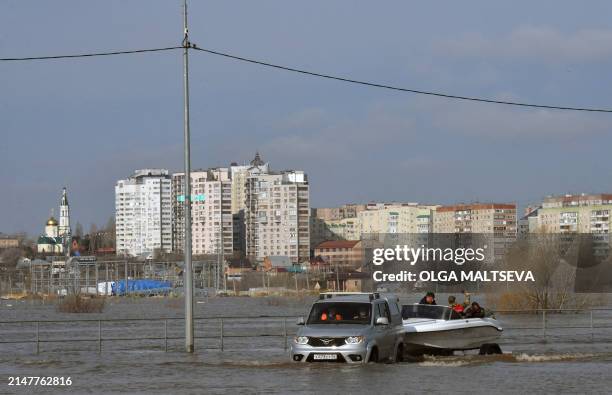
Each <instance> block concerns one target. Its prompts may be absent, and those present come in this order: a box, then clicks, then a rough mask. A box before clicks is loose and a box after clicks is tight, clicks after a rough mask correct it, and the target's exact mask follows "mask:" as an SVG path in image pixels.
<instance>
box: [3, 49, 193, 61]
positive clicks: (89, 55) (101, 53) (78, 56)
mask: <svg viewBox="0 0 612 395" xmlns="http://www.w3.org/2000/svg"><path fill="white" fill-rule="evenodd" d="M180 48H183V47H165V48H150V49H134V50H130V51H113V52H94V53H82V54H74V55H53V56H30V57H25V58H0V61H2V62H20V61H26V60H49V59H69V58H88V57H94V56H110V55H128V54H136V53H146V52H161V51H170V50H173V49H180Z"/></svg>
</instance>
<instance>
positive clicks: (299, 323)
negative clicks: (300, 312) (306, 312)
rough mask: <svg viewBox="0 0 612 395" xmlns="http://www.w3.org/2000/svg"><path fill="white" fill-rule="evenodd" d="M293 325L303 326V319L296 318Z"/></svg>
mask: <svg viewBox="0 0 612 395" xmlns="http://www.w3.org/2000/svg"><path fill="white" fill-rule="evenodd" d="M295 325H304V317H298V318H297V320H295Z"/></svg>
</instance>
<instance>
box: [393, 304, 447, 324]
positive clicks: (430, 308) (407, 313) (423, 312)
mask: <svg viewBox="0 0 612 395" xmlns="http://www.w3.org/2000/svg"><path fill="white" fill-rule="evenodd" d="M451 311H452V309H451V308H450V307H447V306H435V305H429V304H409V305H403V306H402V319H408V318H430V319H434V320H449V319H450V318H451Z"/></svg>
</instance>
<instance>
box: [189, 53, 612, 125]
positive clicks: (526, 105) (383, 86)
mask: <svg viewBox="0 0 612 395" xmlns="http://www.w3.org/2000/svg"><path fill="white" fill-rule="evenodd" d="M192 49H195V50H197V51H202V52H207V53H209V54H212V55H218V56H223V57H226V58H230V59H234V60H239V61H242V62H247V63H253V64H258V65H260V66H266V67H272V68H275V69H280V70H285V71H291V72H294V73H300V74H306V75H310V76H313V77H320V78H327V79H330V80H336V81H342V82H348V83H351V84H358V85H365V86H371V87H374V88H383V89H390V90H394V91H400V92H409V93H415V94H419V95H428V96H437V97H444V98H447V99H456V100H467V101H475V102H481V103H493V104H505V105H509V106H519V107H532V108H547V109H551V110H569V111H588V112H606V113H611V112H612V109H602V108H585V107H566V106H553V105H546V104H532V103H522V102H513V101H504V100H494V99H484V98H479V97H469V96H459V95H451V94H448V93H440V92H430V91H423V90H417V89H410V88H400V87H397V86H392V85H384V84H378V83H375V82H367V81H360V80H354V79H351V78H345V77H338V76H334V75H329V74H322V73H317V72H314V71H308V70H303V69H296V68H293V67H287V66H281V65H277V64H273V63H268V62H263V61H260V60H255V59H249V58H244V57H242V56H236V55H232V54H229V53H224V52H219V51H213V50H211V49H205V48H199V47H192Z"/></svg>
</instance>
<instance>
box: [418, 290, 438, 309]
mask: <svg viewBox="0 0 612 395" xmlns="http://www.w3.org/2000/svg"><path fill="white" fill-rule="evenodd" d="M419 304H429V305H432V306H435V305H436V295H435V294H434V293H433V292H431V291H429V292H427V294H425V296H423V299H421V301H420V302H419Z"/></svg>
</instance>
